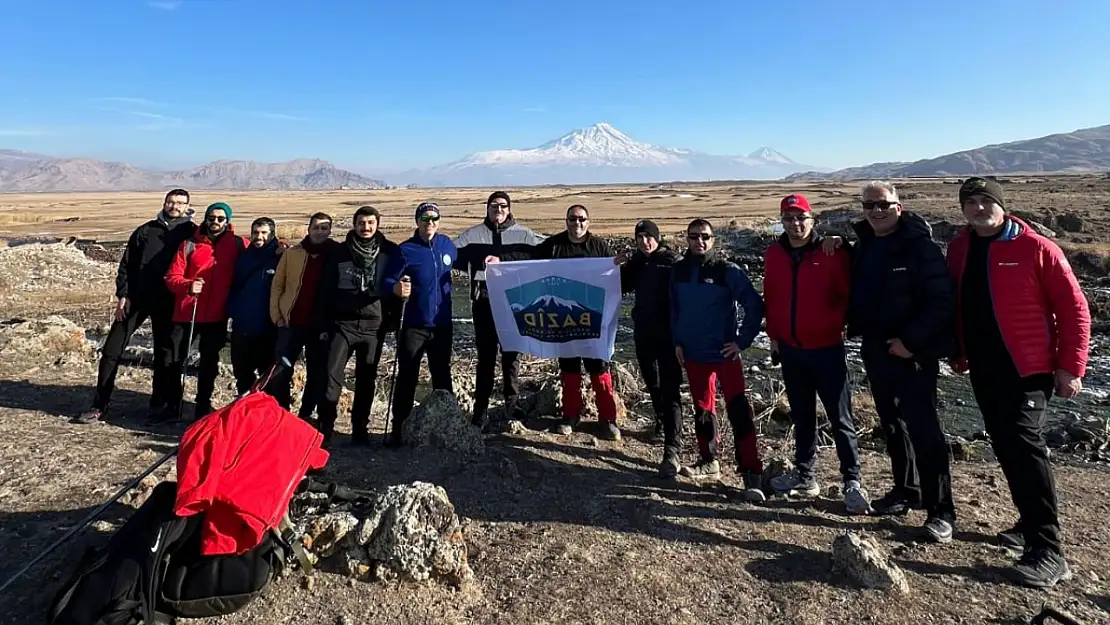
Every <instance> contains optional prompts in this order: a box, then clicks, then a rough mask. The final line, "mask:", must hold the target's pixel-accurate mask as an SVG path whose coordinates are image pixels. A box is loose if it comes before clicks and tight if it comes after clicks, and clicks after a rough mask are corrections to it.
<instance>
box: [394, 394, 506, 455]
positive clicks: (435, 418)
mask: <svg viewBox="0 0 1110 625" xmlns="http://www.w3.org/2000/svg"><path fill="white" fill-rule="evenodd" d="M401 438H402V440H404V441H405V442H406V443H410V444H415V445H433V446H435V447H438V448H440V449H446V450H449V451H454V452H456V453H460V454H463V455H468V456H473V455H480V454H482V453H484V452H485V450H486V448H485V442H484V441H483V440H482V432H481V430H479V429H478V428H476V427H474V426H472V425H471V424H470V419H469V418H467V415H465V414H463V412H462V410H461V409H460V408H459V404H458V402H457V401H456V400H455V396H454V395H452V394H451V393H448V392H447V391H444V390H435V391H432V392H431V393H430V394H429V395H428V396H427V397H425V398H424V401H423V402H421V403H420V405H419V406H417V407H416V408H414V409H413V411H412V413H411V414H410V415H409V417H408V419H406V420H405V424H404V427H403V428H402V430H401Z"/></svg>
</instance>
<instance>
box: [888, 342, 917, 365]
mask: <svg viewBox="0 0 1110 625" xmlns="http://www.w3.org/2000/svg"><path fill="white" fill-rule="evenodd" d="M886 344H887V345H889V347H888V348H887V352H888V353H889V354H890V355H891V356H897V357H899V358H905V359H907V360H908V359H910V358H913V352H911V351H910V350H908V349H906V346H905V345H903V344H902V339H890V340H889V341H887V342H886Z"/></svg>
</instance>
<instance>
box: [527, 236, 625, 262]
mask: <svg viewBox="0 0 1110 625" xmlns="http://www.w3.org/2000/svg"><path fill="white" fill-rule="evenodd" d="M606 256H613V249H612V248H611V247H609V243H608V242H607V241H606V240H605V239H602V238H599V237H595V236H594V235H593V234H592V233H589V232H587V233H586V238H585V240H583V241H582V242H581V243H575V242H573V241H571V240H570V235H568V234H567V232H566V230H564V231H562V232H560V233H559V234H556V235H552V236H550V237H548V238H546V239H544V241H543V242H542V243H540V244H539V245H537V246H536V253H535V256H534V258H536V259H550V258H605V257H606Z"/></svg>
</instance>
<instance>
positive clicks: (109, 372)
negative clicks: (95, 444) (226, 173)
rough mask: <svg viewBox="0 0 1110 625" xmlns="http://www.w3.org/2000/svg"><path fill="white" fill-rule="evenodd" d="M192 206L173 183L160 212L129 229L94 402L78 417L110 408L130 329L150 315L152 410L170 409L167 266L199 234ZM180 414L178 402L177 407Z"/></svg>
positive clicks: (90, 418)
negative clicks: (113, 313) (193, 217)
mask: <svg viewBox="0 0 1110 625" xmlns="http://www.w3.org/2000/svg"><path fill="white" fill-rule="evenodd" d="M196 230H197V226H196V224H194V223H193V220H192V212H191V211H190V209H189V192H188V191H186V190H185V189H174V190H172V191H170V192H169V193H167V194H166V196H165V198H163V200H162V210H161V211H160V212H159V213H158V215H157V216H156V217H155V218H154V219H152V220H150V221H148V222H146V223H145V224H143V225H141V226H139V227H138V228H136V229H135V231H134V232H132V233H131V236H130V238H128V240H127V247H126V248H124V251H123V258H122V259H120V262H119V270H118V272H117V273H116V312H115V316H114V318H113V320H112V327H111V329H110V330H108V337H107V338H106V339H105V340H104V347H103V349H102V350H101V355H100V367H99V371H98V372H97V378H96V394H95V395H94V397H93V402H92V407H91V408H90V409H89V410H88V411H86V412H84V413H82V414H81V415H80V416H78V417H76V418H75V419H74V423H94V422H96V421H99V420H100V419H101V418H102V417H103V415H104V412H105V411H106V410H107V409H108V402H109V400H111V398H112V392H113V391H114V390H115V387H116V374H117V372H118V371H119V359H120V356H122V355H123V350H124V348H125V347H126V346H127V342H128V341H130V340H131V335H132V334H134V333H135V330H138V329H139V326H141V325H142V324H143V322H144V321H145V320H146V319H147V318H148V317H149V318H150V329H151V334H152V335H153V338H154V381H153V384H152V385H151V393H150V412H149V416H150V417H152V418H158V417H161V416H163V414H164V413H165V412H166V406H167V404H168V402H169V401H170V399H171V395H172V389H173V388H174V383H173V378H176V377H178V376H179V372H177V371H174V369H173V359H174V358H173V350H174V348H173V308H174V296H173V293H171V292H170V291H169V289H168V288H167V287H166V272H167V271H169V268H170V262H171V261H173V257H174V254H175V253H176V252H177V248H178V247H180V246H181V244H182V243H183V242H184V241H186V240H188V239H191V238H192V237H193V235H194V234H196ZM173 411H174V412H173V414H176V407H173Z"/></svg>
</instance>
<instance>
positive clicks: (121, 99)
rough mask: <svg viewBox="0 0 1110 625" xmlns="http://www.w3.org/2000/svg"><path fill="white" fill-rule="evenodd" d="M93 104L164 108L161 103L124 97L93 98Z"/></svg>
mask: <svg viewBox="0 0 1110 625" xmlns="http://www.w3.org/2000/svg"><path fill="white" fill-rule="evenodd" d="M92 100H93V102H115V103H117V104H132V105H134V106H166V104H164V103H162V102H155V101H154V100H147V99H146V98H130V97H125V96H105V97H102V98H93V99H92Z"/></svg>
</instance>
